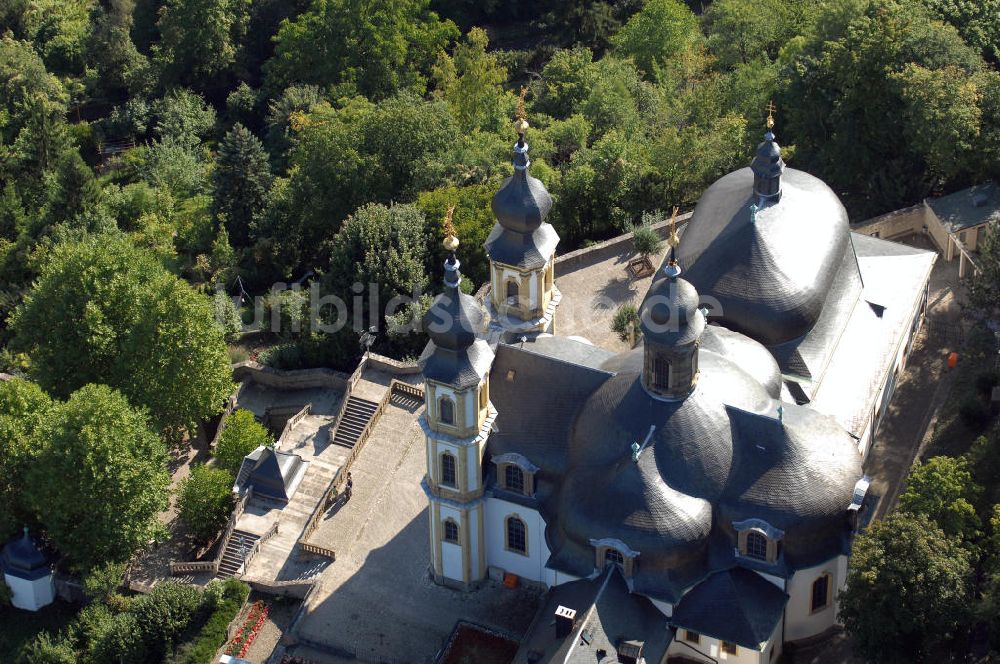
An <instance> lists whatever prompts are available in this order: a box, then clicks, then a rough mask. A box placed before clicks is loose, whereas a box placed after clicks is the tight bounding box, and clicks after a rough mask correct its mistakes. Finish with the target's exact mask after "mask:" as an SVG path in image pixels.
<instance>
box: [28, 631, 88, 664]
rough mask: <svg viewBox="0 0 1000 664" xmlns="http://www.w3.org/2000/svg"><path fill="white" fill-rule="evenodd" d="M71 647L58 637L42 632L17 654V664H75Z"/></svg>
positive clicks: (75, 657) (75, 658) (75, 660)
mask: <svg viewBox="0 0 1000 664" xmlns="http://www.w3.org/2000/svg"><path fill="white" fill-rule="evenodd" d="M78 661H79V659H78V658H77V655H76V653H75V652H73V646H72V645H71V644H70V643H68V642H67V641H66V640H65V639H63V638H61V637H60V636H59V635H56V636H52V635H51V634H49V633H48V632H45V631H42V632H39V633H38V634H36V635H35V638H33V639H31V640H30V641H28V643H27V644H25V645H24V646H23V647H22V648H21V649H20V651H19V652H18V653H17V664H76V662H78Z"/></svg>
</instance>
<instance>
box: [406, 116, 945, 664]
mask: <svg viewBox="0 0 1000 664" xmlns="http://www.w3.org/2000/svg"><path fill="white" fill-rule="evenodd" d="M772 126H773V122H771V121H770V120H769V124H768V132H767V134H766V135H765V138H764V141H763V142H762V143H761V144H760V146H759V147H758V149H757V153H756V155H755V156H754V157H753V160H752V162H751V164H750V166H749V167H748V168H743V169H741V170H738V171H735V172H733V173H730V174H728V175H726V176H724V177H722V178H721V179H720V180H718V181H717V182H716V183H715V184H713V185H712V186H711V187H710V188H709V189H708V190H707V191H706V192H705V194H704V196H703V197H702V199H701V201H700V202H699V203H698V205H697V207H696V209H695V211H694V214H693V216H692V217H691V218H690V220H689V222H688V223H687V225H686V227H685V228H684V229H683V232H682V233H678V231H677V229H676V228H674V229H673V231H672V233H671V237H670V239H669V245H670V250H669V255H668V257H667V258H666V260H665V261H664V264H663V265H662V267H661V268H660V269H659V271H658V273H657V275H656V276H655V278H654V279H653V282H652V284H651V286H650V288H649V291H648V292H647V293H646V295H645V298H644V299H643V301H642V304H641V306H640V308H639V315H640V327H641V331H642V340H641V342H640V344H639V345H638V346H637V347H636V348H634V349H633V350H630V351H627V352H624V353H614V352H611V351H608V350H605V349H602V348H599V347H597V346H594V345H592V344H589V343H587V342H586V341H585V340H582V339H580V338H578V337H573V338H569V337H561V336H558V334H557V330H558V304H559V301H560V298H561V296H560V293H559V291H558V289H557V288H556V284H555V279H554V277H555V269H554V268H555V252H556V245H557V243H558V239H559V238H558V236H557V234H556V231H555V229H554V228H553V227H552V226H551V225H550V224H549V223H547V222H546V216H547V214H548V213H549V211H550V209H551V207H552V199H551V198H550V196H549V194H548V192H547V191H546V189H545V186H544V185H543V184H542V183H541V182H540V181H539V180H537V179H536V178H534V177H532V176H531V175H530V174H529V166H530V163H531V162H530V160H529V158H528V144H527V142H526V141H525V132H526V130H527V128H528V127H527V122H525V121H524V120H523V119H522V120H520V121H519V123H518V125H517V130H518V134H519V139H518V141H517V144H516V145H515V147H514V175H513V176H512V177H510V178H508V179H507V180H506V181H505V182H504V183H503V185H502V186H501V188H500V190H499V191H498V192H497V194H496V196H495V197H494V199H493V212H494V214H495V215H496V218H497V224H496V226H495V227H494V229H493V232H492V233H491V234H490V236H489V239H488V240H487V242H486V251H487V255H488V257H489V259H490V264H491V265H490V267H491V270H490V273H491V282H490V288H489V293H488V295H487V298H486V302H485V303H484V304H483V305H481V304H480V303H479V302H478V301H477V300H476V299H475V298H473V297H471V296H469V295H466V294H463V293H462V291H461V289H460V282H461V274H460V265H459V261H458V259H457V258H456V256H455V249H456V248H457V246H458V240H457V238H455V237H449V238H448V239H447V241H446V248H447V249H448V250H449V251H450V257H449V258H448V260H447V262H446V264H445V277H444V286H445V288H444V292H443V293H442V294H441V295H439V296H438V297H437V298H436V299H435V301H434V303H433V305H432V307H431V308H430V310H429V311H428V312H427V314H426V316H425V318H424V329H425V330H427V332H428V334H429V336H430V339H431V341H430V343H429V344H428V346H427V349H426V350H425V353H424V355H423V357H422V358H421V362H422V369H423V374H424V378H425V398H426V409H425V412H424V415H423V416H422V417H421V420H420V423H421V426H422V428H423V430H424V433H425V435H426V447H427V449H426V454H427V474H426V476H425V478H424V480H423V488H424V491H425V493H426V495H427V499H428V502H429V510H428V514H429V525H430V538H429V546H430V559H431V568H432V569H431V573H432V575H433V577H434V579H435V580H436V581H437V582H438V583H441V584H444V585H448V586H452V587H455V588H459V589H464V590H468V591H474V590H475V588H476V587H477V586H478V585H480V584H481V583H482V582H484V581H485V580H487V579H489V578H494V579H499V578H504V577H506V576H507V575H516V576H517V577H519V578H520V579H521V580H522V582H533V583H537V584H542V585H544V586H546V587H548V588H550V589H551V592H550V593H549V595H548V598H549V599H548V602H549V603H548V604H547V605H546V607H545V608H543V609H542V611H545V612H549V613H550V614H551V615H550V616H542V617H541V619H539V620H536V621H535V627H534V628H533V629H532V630H531V631H530V633H529V634H528V635H527V636H526V638H525V639H524V641H523V644H522V646H521V651H520V652H519V653H518V656H517V658H516V659H515V661H517V662H550V661H551V662H555V661H559V662H563V661H577V659H572V658H571V655H573V654H574V653H576V654H581V653H582V654H585V655H587V656H586V657H585V659H587V661H605V660H603V659H601V658H602V657H603V655H602V653H604V654H605V655H608V656H609V657H611V659H610V660H607V661H633V662H639V661H645V662H650V663H652V662H656V663H659V662H666V661H668V660H670V661H674V660H676V661H694V662H719V661H730V662H754V663H766V662H771V661H774V660H776V659H777V657H778V656H779V655H780V654H781V651H782V649H783V647H784V645H785V644H786V643H788V642H794V641H798V640H802V639H808V638H811V637H815V636H818V635H821V634H823V633H824V632H826V631H827V630H830V629H831V628H832V627H834V625H835V624H836V607H837V595H838V593H839V591H840V590H841V589H842V588H843V585H844V583H845V579H846V574H847V569H848V564H849V562H848V554H849V552H850V545H851V540H852V537H853V535H854V533H855V532H856V530H857V528H858V526H859V524H860V523H861V522H862V521H863V516H862V514H863V511H864V506H865V492H866V490H867V486H868V480H867V478H866V477H865V476H864V474H863V472H862V462H863V460H864V458H865V456H866V455H867V453H868V451H869V449H870V447H871V445H872V444H873V442H874V433H875V431H876V430H877V427H878V422H879V419H880V418H881V416H882V414H883V413H884V412H885V410H886V407H887V405H888V403H889V400H890V399H891V397H892V392H893V388H894V387H895V381H896V377H897V376H898V373H899V372H900V371H901V370H902V368H903V366H904V364H905V361H906V356H907V354H908V352H909V350H910V346H911V344H912V341H913V337H914V335H915V333H916V331H917V330H918V329H919V326H920V324H921V321H922V319H923V313H924V308H925V307H926V302H927V284H928V279H929V275H930V270H931V267H932V266H933V263H934V259H935V255H934V254H931V253H928V252H924V251H920V250H917V249H912V248H909V247H906V246H903V245H899V244H895V243H891V242H886V241H884V240H879V239H877V238H870V237H866V236H859V235H854V234H852V233H851V232H850V230H849V227H848V218H847V212H846V211H845V209H844V207H843V205H842V204H841V203H840V201H839V200H838V198H837V196H836V195H835V194H834V192H833V191H831V190H830V188H829V187H828V186H826V185H825V184H824V183H823V182H822V181H820V180H818V179H817V178H815V177H813V176H811V175H809V174H807V173H804V172H801V171H797V170H794V169H790V168H786V166H785V164H784V162H783V161H782V156H781V149H780V147H779V146H778V144H777V142H776V141H775V136H774V134H773V133H772ZM622 616H632V618H630V619H629V620H624V619H623V618H622ZM553 624H554V625H555V627H553ZM588 651H589V654H588ZM580 661H583V659H580Z"/></svg>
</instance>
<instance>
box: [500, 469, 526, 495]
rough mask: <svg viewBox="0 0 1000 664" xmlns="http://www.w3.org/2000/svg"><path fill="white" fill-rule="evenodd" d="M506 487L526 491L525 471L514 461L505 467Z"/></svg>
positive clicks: (516, 491) (520, 491) (516, 490)
mask: <svg viewBox="0 0 1000 664" xmlns="http://www.w3.org/2000/svg"><path fill="white" fill-rule="evenodd" d="M503 474H504V478H503V479H504V488H505V489H507V490H508V491H513V492H514V493H524V471H523V470H521V469H520V468H518V467H517V466H515V465H514V464H512V463H509V464H507V466H506V467H505V468H504V473H503Z"/></svg>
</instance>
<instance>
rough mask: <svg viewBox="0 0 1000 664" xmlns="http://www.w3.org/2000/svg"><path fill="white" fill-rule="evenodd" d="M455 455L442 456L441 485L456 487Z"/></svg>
mask: <svg viewBox="0 0 1000 664" xmlns="http://www.w3.org/2000/svg"><path fill="white" fill-rule="evenodd" d="M455 475H456V473H455V455H453V454H449V453H447V452H445V453H444V454H442V455H441V484H444V485H445V486H455Z"/></svg>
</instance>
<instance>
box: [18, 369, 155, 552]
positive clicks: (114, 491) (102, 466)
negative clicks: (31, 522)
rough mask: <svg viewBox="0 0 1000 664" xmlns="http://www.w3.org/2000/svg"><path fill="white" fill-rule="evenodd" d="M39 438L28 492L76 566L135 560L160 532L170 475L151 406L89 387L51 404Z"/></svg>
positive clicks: (55, 539) (35, 438) (37, 433)
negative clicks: (153, 427) (136, 404)
mask: <svg viewBox="0 0 1000 664" xmlns="http://www.w3.org/2000/svg"><path fill="white" fill-rule="evenodd" d="M32 442H33V444H34V445H36V446H38V447H39V452H38V454H37V457H36V459H35V461H34V463H32V464H31V466H30V467H29V468H28V471H27V477H26V481H25V484H24V492H25V494H26V496H27V499H28V502H29V504H30V505H31V506H32V508H33V510H34V512H35V514H36V515H37V517H38V518H39V520H40V521H41V522H42V524H43V525H44V526H45V530H46V532H47V533H48V535H49V538H50V539H51V540H52V542H53V543H54V544H55V545H56V547H58V549H59V550H60V551H61V552H62V553H64V554H65V555H67V556H68V557H69V558H70V559H71V560H72V561H73V564H74V565H76V566H77V567H79V568H81V569H89V568H91V567H95V566H99V565H102V564H104V563H107V562H120V561H125V560H128V558H129V557H130V556H131V555H132V554H133V553H134V552H135V551H136V550H137V549H139V548H140V547H141V546H143V545H145V544H146V543H147V542H148V541H149V540H150V539H151V538H152V537H153V535H154V533H155V532H156V530H157V527H158V523H157V520H156V517H157V515H158V514H159V513H160V512H162V511H163V510H165V509H166V508H167V496H168V487H169V486H170V476H169V475H168V474H167V471H166V461H167V451H166V448H165V446H164V444H163V442H162V441H161V440H160V438H159V437H158V436H157V435H156V434H155V433H154V432H153V431H152V430H151V429H150V428H149V422H148V419H147V417H146V414H145V412H143V411H141V410H137V409H136V408H134V407H132V406H131V405H130V404H129V403H128V401H127V400H126V399H125V397H124V396H123V395H122V394H120V393H118V392H116V391H115V390H113V389H111V388H109V387H106V386H104V385H87V386H85V387H82V388H80V389H79V390H77V391H76V392H74V393H73V394H71V395H70V397H69V399H68V400H67V401H65V402H61V403H57V404H55V405H53V406H52V408H50V409H49V410H48V412H47V414H46V416H45V419H44V420H43V421H42V423H41V424H39V425H38V426H37V427H36V428H35V431H34V435H33V436H32Z"/></svg>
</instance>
